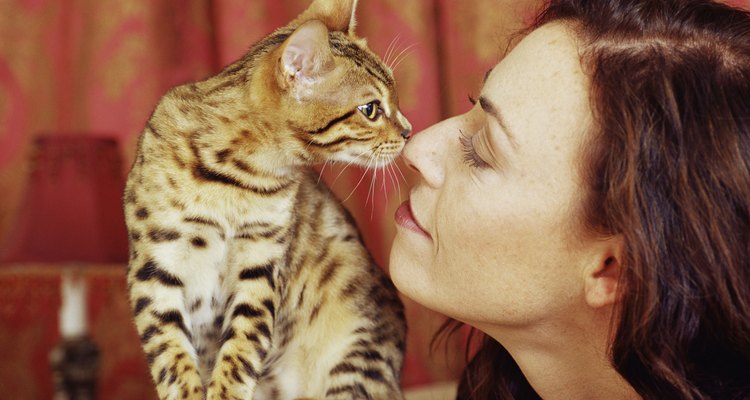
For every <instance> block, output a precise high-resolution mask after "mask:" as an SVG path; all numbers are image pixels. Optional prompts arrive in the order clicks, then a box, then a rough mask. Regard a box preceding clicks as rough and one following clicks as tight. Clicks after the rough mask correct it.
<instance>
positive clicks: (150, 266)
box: [135, 260, 183, 307]
mask: <svg viewBox="0 0 750 400" xmlns="http://www.w3.org/2000/svg"><path fill="white" fill-rule="evenodd" d="M135 277H136V278H137V279H138V280H139V281H141V282H144V281H148V280H151V279H156V280H157V281H159V282H160V283H161V284H162V285H164V286H171V287H182V286H183V283H182V281H181V280H180V278H178V277H176V276H174V275H172V274H170V273H169V272H167V271H165V270H163V269H162V268H161V267H159V266H158V265H157V264H156V262H154V261H153V260H149V261H146V263H145V264H143V267H141V269H139V270H138V272H136V274H135ZM144 307H145V306H144Z"/></svg>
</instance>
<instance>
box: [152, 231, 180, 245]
mask: <svg viewBox="0 0 750 400" xmlns="http://www.w3.org/2000/svg"><path fill="white" fill-rule="evenodd" d="M148 237H149V238H150V239H151V240H152V241H154V242H157V243H158V242H170V241H174V240H177V239H179V238H180V237H181V235H180V233H179V232H177V231H174V230H171V229H152V230H150V231H149V232H148Z"/></svg>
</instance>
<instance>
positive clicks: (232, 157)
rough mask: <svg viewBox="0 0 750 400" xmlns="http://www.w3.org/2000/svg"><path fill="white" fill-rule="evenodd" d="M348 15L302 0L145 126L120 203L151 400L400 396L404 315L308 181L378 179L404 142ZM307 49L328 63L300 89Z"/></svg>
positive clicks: (340, 1) (345, 221) (384, 81)
mask: <svg viewBox="0 0 750 400" xmlns="http://www.w3.org/2000/svg"><path fill="white" fill-rule="evenodd" d="M354 7H355V4H353V2H352V1H351V0H315V1H314V2H313V4H312V5H311V6H310V8H309V9H308V10H307V11H305V12H304V13H303V14H301V16H300V17H298V18H297V19H295V21H293V22H292V23H290V25H289V26H287V27H284V28H281V29H279V30H277V31H276V32H274V33H272V34H271V35H269V36H268V37H267V38H266V39H264V40H262V41H261V42H260V43H258V44H257V45H255V46H254V47H253V48H252V49H251V50H250V52H249V53H248V54H247V55H246V56H245V57H244V58H243V59H241V60H239V61H237V62H235V63H233V64H232V65H230V66H228V67H227V68H226V69H224V70H223V71H222V72H220V73H219V74H217V75H216V76H214V77H211V78H208V79H206V80H204V81H200V82H195V83H190V84H186V85H182V86H179V87H176V88H174V89H172V90H171V91H169V92H168V93H167V94H166V95H165V96H164V97H163V98H162V99H161V101H160V102H159V104H158V105H157V107H156V109H155V111H154V113H153V114H152V116H151V118H150V119H149V121H148V123H147V124H146V127H145V128H144V131H143V133H142V135H141V137H140V140H139V143H138V151H137V154H136V159H135V162H134V164H133V167H132V169H131V172H130V174H129V176H128V181H127V187H126V190H125V196H124V207H125V213H126V221H127V226H128V230H129V236H130V245H131V246H130V247H131V252H130V262H129V270H128V285H129V293H130V298H131V304H132V307H133V315H134V318H135V324H136V327H137V329H138V332H139V334H140V338H141V342H142V345H143V350H144V352H145V354H146V359H147V361H148V363H149V366H150V369H151V375H152V377H153V379H154V382H155V383H156V387H157V392H158V394H159V397H160V398H161V399H204V398H207V399H211V400H213V399H253V398H254V399H292V398H339V399H353V398H357V399H359V398H362V399H399V398H401V394H400V389H399V373H400V369H401V364H402V358H403V351H404V334H405V323H404V315H403V309H402V305H401V303H400V301H399V298H398V296H397V294H396V292H395V289H394V287H393V285H392V284H391V283H390V281H389V279H388V278H387V277H386V276H385V275H384V274H383V273H382V271H381V270H380V269H379V268H378V267H377V266H375V265H374V264H373V262H372V259H371V258H370V256H369V254H368V253H367V251H366V250H365V248H364V246H363V244H362V241H361V238H360V236H359V233H358V232H357V230H356V226H355V224H354V222H353V220H352V219H351V217H350V216H349V214H348V213H347V212H346V210H344V209H343V208H342V207H341V204H340V203H339V201H337V200H336V199H335V198H334V197H333V195H332V194H331V192H330V191H329V190H328V189H327V188H326V187H325V186H322V185H319V184H318V183H317V177H315V176H314V175H313V173H312V172H311V170H310V168H309V167H310V166H311V165H313V164H316V163H321V162H328V161H341V162H352V163H356V164H359V165H362V166H366V167H367V166H372V165H375V166H383V165H385V164H386V163H389V162H391V161H392V160H393V159H394V158H395V157H397V156H398V154H399V152H400V151H401V149H402V148H403V145H404V143H405V140H406V137H407V136H408V133H409V131H410V129H411V127H410V125H409V123H408V121H407V120H406V119H405V118H404V117H403V115H401V113H400V112H399V110H398V98H397V96H396V93H395V88H394V80H393V77H392V74H391V71H390V70H389V69H388V68H387V67H386V66H384V65H383V64H382V62H381V61H380V60H379V59H378V58H377V56H375V55H374V54H373V53H371V52H370V51H369V50H368V49H367V48H366V47H365V46H364V44H363V41H361V40H360V39H358V38H356V37H355V36H354V35H353V33H352V31H351V29H350V28H351V27H352V20H351V16H352V14H353V12H352V11H353V8H354ZM321 10H323V11H325V13H323V11H321ZM342 10H343V11H342ZM342 18H348V19H349V20H348V21H342V20H341V19H342ZM311 20H320V21H324V22H325V23H326V24H327V28H328V30H329V31H328V32H324V36H322V39H321V37H320V35H318V36H315V35H316V34H317V33H316V32H319V31H320V28H319V27H320V26H322V25H320V23H317V22H314V21H313V22H309V21H311ZM344 22H346V23H344ZM316 29H317V31H316ZM308 32H310V33H309V36H303V34H304V35H308ZM300 38H301V39H300ZM309 38H313V39H315V38H317V41H316V42H314V46H318V47H314V46H313V48H317V49H318V50H320V51H323V52H324V53H325V54H327V57H328V59H327V62H326V63H324V64H320V65H317V64H315V65H313V66H312V68H313V69H312V71H313V72H314V73H312V74H311V75H310V77H311V79H313V82H314V83H312V84H311V83H310V80H309V79H307V77H305V76H302V74H304V73H307V72H308V71H309V69H306V68H307V67H306V66H309V65H308V64H300V65H301V67H300V68H299V70H298V71H297V70H295V69H294V68H293V67H294V64H290V63H289V62H287V61H284V60H292V61H291V62H297V61H298V60H299V59H298V58H290V57H287V54H289V52H291V51H297V50H295V49H297V47H294V46H295V45H296V43H297V41H299V42H300V43H303V44H305V43H307V42H309V41H310V40H309ZM318 50H316V51H318ZM316 54H317V53H316ZM316 57H318V55H316ZM320 57H322V56H320ZM320 57H318V58H313V59H314V60H319V59H320ZM290 65H291V66H292V68H291V69H290ZM315 68H318V69H315ZM289 71H292V72H291V74H290V72H289ZM295 71H297V72H298V73H299V74H300V75H294V74H295V73H297V72H295ZM305 85H308V86H305ZM310 88H313V89H314V90H308V89H310ZM373 102H374V103H373ZM373 104H375V106H377V107H378V108H377V109H376V108H372V107H373ZM366 112H369V113H370V114H369V115H370V116H372V115H376V117H375V118H368V115H366ZM373 163H374V164H373Z"/></svg>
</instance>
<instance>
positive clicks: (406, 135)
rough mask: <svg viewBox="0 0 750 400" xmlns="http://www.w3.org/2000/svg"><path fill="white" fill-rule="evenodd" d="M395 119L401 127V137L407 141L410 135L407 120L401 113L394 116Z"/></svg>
mask: <svg viewBox="0 0 750 400" xmlns="http://www.w3.org/2000/svg"><path fill="white" fill-rule="evenodd" d="M396 118H398V122H399V125H401V137H402V138H404V139H409V135H411V123H409V120H408V119H406V117H404V114H401V112H399V113H398V114H397V115H396Z"/></svg>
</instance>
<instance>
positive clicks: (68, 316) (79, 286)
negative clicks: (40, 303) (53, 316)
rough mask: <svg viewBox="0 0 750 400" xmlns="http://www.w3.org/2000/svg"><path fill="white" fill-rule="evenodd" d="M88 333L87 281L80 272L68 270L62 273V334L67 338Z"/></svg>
mask: <svg viewBox="0 0 750 400" xmlns="http://www.w3.org/2000/svg"><path fill="white" fill-rule="evenodd" d="M85 334H86V281H85V280H84V279H83V277H82V276H81V274H80V273H76V272H73V271H70V270H66V271H64V272H63V275H62V306H61V307H60V335H61V336H62V337H63V338H65V339H70V338H79V337H82V336H84V335H85Z"/></svg>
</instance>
